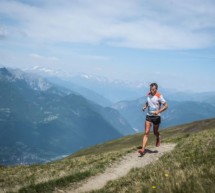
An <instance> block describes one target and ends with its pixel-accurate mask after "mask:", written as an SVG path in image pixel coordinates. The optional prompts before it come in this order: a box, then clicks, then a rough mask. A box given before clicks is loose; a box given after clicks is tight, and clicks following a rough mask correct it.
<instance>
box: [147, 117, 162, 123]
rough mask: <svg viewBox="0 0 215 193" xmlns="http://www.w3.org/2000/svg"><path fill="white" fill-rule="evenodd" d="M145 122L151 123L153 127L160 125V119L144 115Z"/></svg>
mask: <svg viewBox="0 0 215 193" xmlns="http://www.w3.org/2000/svg"><path fill="white" fill-rule="evenodd" d="M146 121H149V122H151V123H153V124H154V125H158V124H160V123H161V117H160V116H149V115H146Z"/></svg>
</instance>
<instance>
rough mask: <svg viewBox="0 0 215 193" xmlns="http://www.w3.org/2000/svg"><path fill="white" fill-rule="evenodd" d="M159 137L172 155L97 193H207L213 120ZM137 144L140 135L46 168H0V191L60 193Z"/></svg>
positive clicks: (213, 148)
mask: <svg viewBox="0 0 215 193" xmlns="http://www.w3.org/2000/svg"><path fill="white" fill-rule="evenodd" d="M161 135H162V139H163V140H162V143H176V144H177V146H176V148H175V150H173V151H172V152H171V153H169V154H165V155H164V156H162V157H161V158H160V160H159V161H158V162H156V163H154V164H153V165H149V167H147V168H143V169H133V170H132V171H131V172H130V173H129V174H128V176H125V177H123V178H120V179H118V180H116V181H113V182H110V183H108V184H107V186H106V187H105V188H104V189H102V190H100V191H98V192H126V191H127V192H138V191H139V192H141V191H142V190H144V192H157V191H160V190H162V192H213V191H212V190H215V186H214V183H212V182H214V179H215V176H214V174H215V172H214V171H215V168H214V164H213V163H214V161H215V160H214V158H215V155H214V152H215V146H214V144H215V143H214V142H215V141H214V139H215V119H209V120H203V121H197V122H192V123H189V124H185V125H179V126H175V127H171V128H167V129H165V130H162V131H161ZM141 140H142V134H135V135H130V136H126V137H123V138H120V139H117V140H113V141H109V142H107V143H104V144H100V145H96V146H94V147H91V148H88V149H85V150H81V151H79V152H77V153H75V154H73V155H71V156H69V157H66V158H64V159H62V160H58V161H54V162H51V163H46V164H40V165H32V166H16V167H1V168H0V171H1V172H0V188H1V189H0V190H1V191H2V192H9V191H10V192H18V190H19V192H26V193H27V192H28V193H31V192H40V193H42V192H44V193H48V192H53V191H54V190H56V188H57V189H61V190H63V189H64V188H67V187H68V186H71V185H72V184H75V183H77V182H81V181H82V180H84V179H87V178H88V177H90V176H94V175H97V174H99V173H101V172H104V171H105V169H106V168H108V167H110V165H112V164H113V163H116V162H118V161H119V160H120V159H121V158H122V156H124V155H127V154H128V153H130V152H135V151H136V150H137V148H138V146H139V145H140V144H141ZM149 141H150V143H149V145H153V146H154V142H155V139H154V136H153V135H152V134H151V135H150V139H149ZM151 147H152V146H151ZM165 174H167V175H165ZM159 188H160V189H159ZM193 190H194V191H193ZM209 190H210V191H209Z"/></svg>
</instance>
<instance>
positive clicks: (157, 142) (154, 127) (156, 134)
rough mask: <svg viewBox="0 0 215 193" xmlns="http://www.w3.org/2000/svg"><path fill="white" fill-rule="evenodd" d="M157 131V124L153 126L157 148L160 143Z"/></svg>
mask: <svg viewBox="0 0 215 193" xmlns="http://www.w3.org/2000/svg"><path fill="white" fill-rule="evenodd" d="M158 129H159V124H158V125H154V126H153V130H154V135H155V136H156V137H157V140H156V146H157V147H159V146H160V143H161V137H160V133H159V132H158Z"/></svg>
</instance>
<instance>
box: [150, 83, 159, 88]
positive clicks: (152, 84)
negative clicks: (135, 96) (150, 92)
mask: <svg viewBox="0 0 215 193" xmlns="http://www.w3.org/2000/svg"><path fill="white" fill-rule="evenodd" d="M153 86H155V87H156V89H158V84H157V83H155V82H154V83H151V84H150V88H152V87H153Z"/></svg>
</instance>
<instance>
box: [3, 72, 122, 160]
mask: <svg viewBox="0 0 215 193" xmlns="http://www.w3.org/2000/svg"><path fill="white" fill-rule="evenodd" d="M26 76H28V75H23V74H20V72H19V73H17V72H16V73H15V74H14V73H13V72H12V71H8V70H7V69H6V68H1V69H0V89H1V93H0V107H1V108H0V131H1V135H0V163H1V164H16V163H19V164H21V163H22V164H23V163H32V162H33V163H34V162H44V161H48V160H51V159H54V158H55V157H57V156H63V155H65V154H71V153H73V152H74V151H77V150H79V149H81V148H83V147H88V146H90V145H93V144H97V143H102V142H104V141H107V140H110V139H114V138H118V137H120V136H122V134H121V133H120V132H119V131H117V130H116V128H114V126H112V124H111V123H110V122H108V121H107V120H106V119H105V118H104V117H103V116H102V115H100V113H99V112H98V111H96V110H95V109H100V110H101V111H102V110H103V108H102V107H100V106H99V105H96V104H93V103H92V102H90V101H88V100H87V99H85V98H84V97H82V96H81V95H77V94H74V93H72V92H71V91H69V90H67V89H62V88H60V87H59V88H58V87H54V86H53V85H51V84H50V83H48V82H46V81H45V80H43V79H35V78H32V77H30V76H28V78H26Z"/></svg>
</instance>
